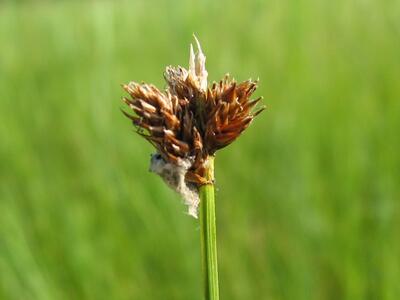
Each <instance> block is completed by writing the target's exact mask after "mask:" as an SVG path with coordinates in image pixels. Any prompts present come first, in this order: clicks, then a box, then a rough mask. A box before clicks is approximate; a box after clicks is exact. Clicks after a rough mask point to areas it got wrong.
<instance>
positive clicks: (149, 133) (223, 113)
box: [123, 39, 264, 194]
mask: <svg viewBox="0 0 400 300" xmlns="http://www.w3.org/2000/svg"><path fill="white" fill-rule="evenodd" d="M196 42H197V46H198V52H197V53H196V54H195V53H194V51H193V47H192V46H191V47H190V60H189V70H186V69H185V68H182V67H180V66H179V67H176V68H175V67H171V66H169V67H167V68H166V71H165V73H164V77H165V80H166V82H167V88H166V90H165V91H164V92H161V91H160V90H159V89H157V88H156V87H155V86H154V85H151V84H145V83H141V84H139V83H136V82H130V83H129V84H126V85H123V88H124V89H125V91H126V92H127V93H128V94H129V95H130V98H128V97H124V98H123V100H124V102H125V103H126V104H127V105H128V106H129V107H130V108H131V109H132V110H133V111H134V112H135V114H134V115H131V114H129V113H126V112H124V114H125V115H126V116H127V117H128V118H130V119H131V120H132V122H133V124H134V125H135V126H136V127H137V129H138V130H137V132H138V133H139V134H140V135H142V136H143V137H144V138H145V139H146V140H148V141H149V142H150V143H151V144H152V145H153V146H154V147H155V148H156V150H157V154H156V155H157V158H158V159H161V160H162V161H163V162H164V163H166V164H168V165H169V166H174V165H175V166H183V165H185V167H184V168H183V172H184V174H183V175H184V182H185V183H187V184H188V185H190V186H191V187H192V188H191V190H192V191H193V187H199V186H200V185H203V184H206V183H207V180H206V179H205V178H204V171H205V169H204V164H205V162H206V161H207V158H208V157H209V156H210V155H214V153H215V152H216V151H217V150H218V149H221V148H223V147H226V146H227V145H229V144H230V143H232V142H233V141H234V140H235V139H236V138H237V137H238V136H239V135H240V134H241V133H242V132H243V131H244V130H245V129H246V128H247V127H248V126H249V124H250V123H251V122H252V120H253V119H254V117H255V116H257V115H258V114H259V113H260V112H261V111H262V110H263V109H264V107H262V108H259V109H255V107H256V105H257V103H258V102H259V101H260V100H261V97H260V98H257V99H254V100H252V99H251V95H252V94H253V92H254V91H255V90H256V87H257V81H252V80H247V81H244V82H242V83H237V82H235V80H233V79H231V78H230V77H229V75H226V76H225V77H224V78H223V79H222V80H221V81H220V82H218V83H216V82H214V83H213V84H212V85H211V86H208V83H207V75H208V74H207V71H206V69H205V56H204V54H203V52H202V50H201V48H200V45H199V43H198V41H197V39H196ZM152 162H154V159H152ZM183 162H185V164H183ZM170 169H171V168H170ZM181 169H182V168H181ZM171 172H172V171H171V170H169V171H168V172H167V173H169V176H170V175H171V174H170V173H171ZM158 173H159V175H161V176H162V177H164V179H165V180H166V181H167V183H169V185H170V186H172V187H173V185H176V184H177V183H176V182H175V183H174V182H171V180H169V181H170V182H168V179H167V178H165V177H166V176H167V175H166V174H164V175H163V174H160V173H161V172H158ZM174 180H175V181H176V180H178V179H177V178H175V179H174ZM174 180H172V181H174ZM174 188H175V189H176V190H178V192H180V193H181V194H182V191H179V188H177V187H176V186H175V187H174Z"/></svg>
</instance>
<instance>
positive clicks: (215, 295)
mask: <svg viewBox="0 0 400 300" xmlns="http://www.w3.org/2000/svg"><path fill="white" fill-rule="evenodd" d="M205 177H206V179H207V180H209V181H210V183H209V184H206V185H203V186H201V187H200V190H199V192H200V232H201V254H202V255H201V256H202V262H203V281H204V295H205V300H218V299H219V288H218V262H217V230H216V222H215V197H214V184H213V182H214V157H210V158H209V159H208V161H207V162H206V176H205Z"/></svg>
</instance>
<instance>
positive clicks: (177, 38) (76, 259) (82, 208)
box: [0, 0, 400, 300]
mask: <svg viewBox="0 0 400 300" xmlns="http://www.w3.org/2000/svg"><path fill="white" fill-rule="evenodd" d="M399 20H400V3H399V2H398V1H389V0H388V1H386V0H383V1H368V0H350V1H348V0H346V1H345V0H338V1H312V0H298V1H295V0H284V1H281V0H268V1H261V0H259V1H257V0H252V1H244V0H238V1H228V0H222V1H211V0H210V1H178V0H175V1H166V0H165V1H164V0H158V1H111V0H110V1H57V2H53V1H15V2H13V1H2V2H0V299H7V300H8V299H33V300H34V299H40V300H47V299H201V298H202V297H201V292H202V289H201V284H202V283H201V273H200V271H201V264H200V248H199V247H200V246H199V230H198V223H197V222H196V221H195V220H194V219H192V218H190V217H188V216H186V215H185V214H184V210H185V208H184V206H183V205H182V204H181V203H180V201H179V197H178V196H177V195H175V194H174V193H173V192H172V191H170V190H169V189H168V188H167V187H166V186H165V185H164V184H163V183H162V181H161V180H160V179H159V178H157V177H156V176H154V175H153V174H150V173H148V172H147V169H148V163H149V158H150V157H149V155H150V153H151V152H152V151H153V149H152V148H151V146H150V145H149V144H147V143H146V142H145V141H144V140H143V139H141V138H139V137H138V136H136V135H135V134H134V133H133V131H132V128H131V126H130V124H129V122H128V121H127V119H125V118H124V117H123V116H122V114H121V112H120V110H119V108H120V107H121V106H122V104H121V102H120V100H119V99H120V98H121V96H122V95H123V94H124V93H123V91H122V89H121V88H120V86H119V84H120V83H125V82H128V81H130V80H136V81H141V80H143V81H146V82H153V83H155V84H156V85H158V86H160V87H163V86H164V83H163V79H162V72H163V70H164V67H165V66H166V65H170V64H171V65H178V64H180V65H183V66H186V65H187V61H188V45H189V43H190V42H192V36H191V35H192V33H193V32H195V33H196V34H197V35H198V37H199V39H200V40H201V42H202V44H203V49H204V51H205V53H206V55H207V65H208V71H209V77H210V79H211V80H213V79H214V80H218V79H219V78H220V77H222V76H223V75H224V74H225V73H226V72H230V73H231V74H232V75H234V77H235V78H237V79H238V80H245V79H247V78H249V77H253V78H256V77H259V78H260V88H259V90H258V91H257V93H256V96H259V95H264V96H265V103H266V104H267V105H268V107H269V109H268V111H267V112H265V113H263V114H262V115H261V116H260V117H259V118H258V119H257V120H256V121H255V122H254V123H253V125H252V127H250V128H249V129H248V130H247V131H246V133H245V134H244V135H243V136H242V137H241V138H240V139H239V140H238V141H237V142H235V143H234V144H233V145H232V146H230V147H229V148H227V149H225V150H223V151H221V152H219V153H218V156H217V160H216V176H217V186H218V192H217V215H218V235H219V241H218V243H219V244H218V251H219V262H220V285H221V299H290V300H293V299H298V300H301V299H307V300H310V299H335V300H336V299H352V300H356V299H379V300H380V299H399V298H400V285H399V280H400V241H399V238H400V215H399V200H400V186H399V183H400V155H399V147H400V138H399V131H400V21H399Z"/></svg>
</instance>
